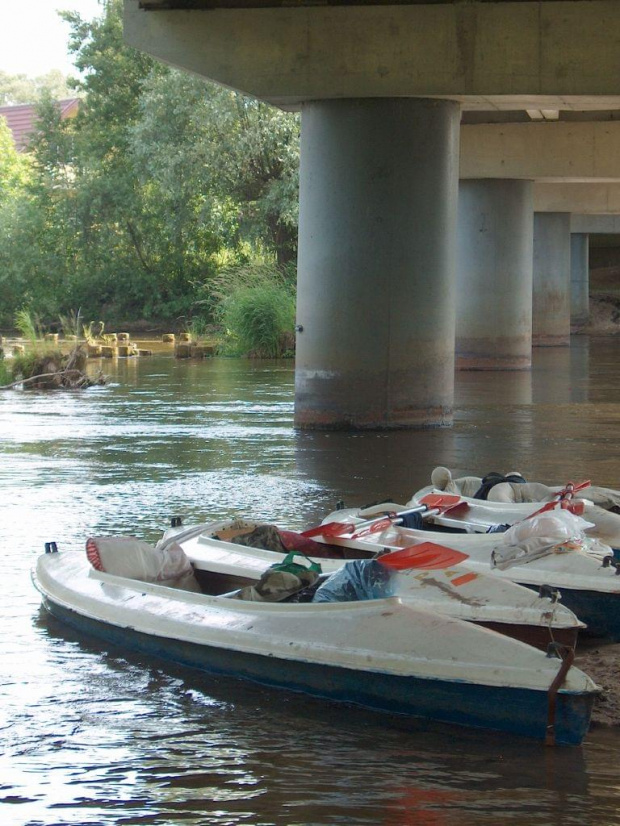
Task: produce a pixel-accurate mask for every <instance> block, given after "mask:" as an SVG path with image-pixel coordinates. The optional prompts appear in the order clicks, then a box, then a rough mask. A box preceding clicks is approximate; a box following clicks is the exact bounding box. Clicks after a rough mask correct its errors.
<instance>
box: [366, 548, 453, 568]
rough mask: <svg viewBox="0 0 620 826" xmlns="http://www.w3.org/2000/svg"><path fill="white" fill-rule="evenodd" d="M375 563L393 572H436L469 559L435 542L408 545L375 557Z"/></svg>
mask: <svg viewBox="0 0 620 826" xmlns="http://www.w3.org/2000/svg"><path fill="white" fill-rule="evenodd" d="M376 559H377V562H380V563H381V565H386V566H387V567H388V568H392V569H393V570H395V571H405V570H408V569H409V568H424V569H426V570H437V569H439V568H450V567H451V566H452V565H458V563H459V562H463V560H464V559H469V557H468V555H467V554H464V553H462V552H461V551H455V550H454V549H453V548H447V547H446V546H445V545H437V544H436V543H435V542H421V543H420V544H419V545H410V546H409V547H408V548H402V549H400V550H398V551H392V552H391V553H389V554H384V555H383V556H379V557H376Z"/></svg>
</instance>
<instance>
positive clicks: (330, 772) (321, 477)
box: [0, 338, 620, 826]
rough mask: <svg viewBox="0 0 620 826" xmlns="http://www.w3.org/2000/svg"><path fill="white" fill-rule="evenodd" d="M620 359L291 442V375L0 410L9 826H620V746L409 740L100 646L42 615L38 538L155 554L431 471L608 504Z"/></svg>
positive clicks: (583, 362) (541, 353)
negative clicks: (507, 481)
mask: <svg viewBox="0 0 620 826" xmlns="http://www.w3.org/2000/svg"><path fill="white" fill-rule="evenodd" d="M619 353H620V343H616V342H615V341H614V340H613V339H607V340H590V341H588V340H587V339H585V338H578V339H574V341H573V345H572V347H571V348H570V349H568V348H552V349H537V350H536V351H535V364H534V369H533V370H532V372H531V373H503V374H502V373H486V374H485V373H461V374H458V375H457V384H456V404H455V423H454V427H453V428H451V429H439V430H434V431H427V432H394V433H365V434H351V433H311V432H296V431H295V430H294V429H293V427H292V417H293V384H294V381H293V380H294V376H293V365H292V364H291V363H288V362H249V361H240V360H227V359H212V360H207V361H204V362H181V361H175V360H174V359H173V358H172V357H171V355H169V354H166V353H159V354H157V355H155V356H153V357H152V358H142V359H135V360H119V361H118V362H104V363H103V366H104V369H105V371H106V372H107V373H108V374H109V375H110V376H111V382H110V383H109V384H108V385H107V386H105V387H100V388H93V389H91V390H88V391H85V392H80V393H73V394H71V393H47V394H46V393H35V392H29V393H28V392H23V391H19V390H16V391H5V392H3V393H1V394H0V457H1V461H0V509H1V511H0V512H1V520H0V577H1V582H2V586H3V593H2V600H1V603H0V605H1V609H0V616H1V618H2V630H1V636H0V653H1V657H0V732H1V736H2V746H3V747H2V749H1V754H0V823H2V824H3V826H4V824H9V825H10V826H12V825H13V824H20V826H22V824H24V825H25V824H28V826H35V824H36V826H39V825H41V826H43V825H44V826H56V824H93V826H94V825H95V824H97V825H98V824H191V825H192V826H193V824H222V825H223V824H251V825H252V826H254V825H256V826H267V824H278V826H280V824H286V825H287V826H288V825H289V824H290V825H291V826H292V824H303V826H306V825H307V824H386V826H388V825H389V826H392V825H393V826H397V825H398V826H401V824H402V826H405V824H406V825H407V826H409V825H411V826H413V824H415V826H452V824H481V823H482V824H496V823H500V822H503V823H508V824H528V826H531V825H532V824H541V826H542V824H597V826H601V824H602V825H603V826H604V825H605V824H615V823H620V811H619V808H620V780H618V770H617V763H618V760H619V758H620V732H619V731H617V730H615V729H606V728H595V729H593V730H592V731H591V732H590V733H589V735H588V737H587V739H586V741H585V744H584V745H583V746H582V747H581V748H577V749H561V748H559V749H546V748H545V747H544V746H541V745H538V744H537V743H531V742H529V741H525V740H523V741H522V740H518V739H516V738H515V739H512V740H511V739H509V738H506V737H502V736H497V735H494V734H486V733H479V732H472V731H468V730H464V729H458V728H449V727H442V726H437V725H433V724H428V723H424V722H418V723H413V724H411V723H410V722H405V721H403V720H400V719H397V718H391V717H389V716H387V715H385V716H384V715H379V714H372V713H370V712H366V711H364V710H360V709H354V708H343V707H340V706H337V705H333V704H330V703H327V702H324V701H319V700H315V699H311V698H306V697H303V696H297V695H291V694H287V693H284V692H276V691H271V690H268V689H263V688H261V687H258V686H255V685H252V684H244V683H241V682H237V681H235V680H232V679H225V678H213V677H210V676H208V675H203V674H199V673H195V672H191V671H189V670H182V669H178V668H175V667H174V666H171V665H167V664H165V663H162V662H159V661H156V660H151V659H146V658H144V657H140V656H134V655H131V654H129V653H127V652H125V651H122V650H118V649H112V648H104V647H102V646H101V645H100V644H98V643H94V642H92V641H89V640H88V639H86V638H80V637H78V636H76V635H75V634H73V633H71V632H69V631H67V630H65V629H64V628H63V627H62V626H60V625H58V624H57V623H56V622H54V621H52V619H51V618H49V617H48V616H47V615H46V614H45V613H44V612H42V610H41V609H40V605H39V596H38V594H37V592H36V591H35V590H34V588H33V587H32V585H31V583H30V578H29V571H30V568H31V566H32V565H33V563H34V562H35V560H36V557H37V555H38V554H39V553H41V552H42V550H43V544H44V542H46V541H49V540H55V541H57V543H58V545H59V547H60V549H78V548H82V547H83V546H84V540H85V538H86V537H87V536H88V535H97V534H123V533H132V534H135V535H138V536H140V537H143V538H145V539H147V540H156V539H157V538H158V537H159V535H160V532H161V531H162V530H163V529H164V528H165V527H166V526H167V524H168V520H169V518H170V516H171V515H177V514H178V515H182V516H183V517H184V519H185V520H186V521H187V522H191V521H192V520H203V521H206V520H209V519H216V518H222V517H227V516H233V515H236V514H241V515H246V516H254V517H259V518H264V519H267V520H270V521H273V522H276V523H278V524H280V525H286V526H290V527H302V526H307V525H308V524H309V523H314V522H316V521H317V520H319V519H320V518H322V517H323V516H324V515H325V513H326V512H327V511H328V510H331V509H332V508H333V506H334V505H335V503H336V502H337V501H338V500H340V499H344V500H345V502H346V503H347V504H348V505H351V506H353V505H361V504H365V503H367V502H369V501H373V500H377V499H384V498H388V497H389V498H392V499H393V500H395V501H405V500H406V499H408V498H409V497H410V495H411V493H412V492H413V491H415V490H417V489H418V488H420V487H422V486H423V485H425V484H428V481H429V477H430V472H431V470H432V468H433V467H434V466H435V465H436V464H444V465H446V466H448V467H450V468H452V469H453V470H455V471H456V473H457V474H459V475H461V474H464V473H474V472H476V473H485V472H488V471H490V470H500V471H510V470H519V471H521V472H523V473H524V474H525V475H526V476H528V477H529V478H531V479H537V480H541V481H547V482H556V483H559V482H564V481H568V480H570V479H573V480H581V479H583V478H590V477H591V478H593V479H594V480H596V482H597V483H598V484H601V485H606V486H610V487H616V488H618V487H620V466H619V463H618V452H617V446H616V442H617V438H618V433H619V428H620V366H619V362H618V354H619Z"/></svg>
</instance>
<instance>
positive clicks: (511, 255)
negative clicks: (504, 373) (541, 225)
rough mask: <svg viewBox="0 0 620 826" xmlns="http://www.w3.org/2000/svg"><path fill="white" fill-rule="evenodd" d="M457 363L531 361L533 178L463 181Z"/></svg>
mask: <svg viewBox="0 0 620 826" xmlns="http://www.w3.org/2000/svg"><path fill="white" fill-rule="evenodd" d="M458 227H459V231H458V263H457V290H456V364H457V368H458V369H461V370H526V369H528V368H529V367H530V366H531V364H532V249H533V232H534V209H533V193H532V182H531V181H516V180H471V181H461V184H460V188H459V217H458Z"/></svg>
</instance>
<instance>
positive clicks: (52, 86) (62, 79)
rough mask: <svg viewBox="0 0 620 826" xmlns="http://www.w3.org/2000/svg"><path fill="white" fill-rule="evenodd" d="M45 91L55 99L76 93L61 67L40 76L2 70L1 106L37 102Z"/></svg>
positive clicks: (0, 84)
mask: <svg viewBox="0 0 620 826" xmlns="http://www.w3.org/2000/svg"><path fill="white" fill-rule="evenodd" d="M44 93H47V94H49V95H50V96H51V97H52V98H53V99H54V100H62V99H64V98H70V97H72V96H73V95H74V94H75V93H74V92H73V91H72V90H71V88H70V86H69V80H68V78H67V77H66V76H65V75H63V73H62V72H61V71H60V70H59V69H52V70H51V71H49V72H47V74H44V75H39V76H38V77H28V75H24V74H17V75H11V74H9V73H8V72H1V71H0V106H15V105H17V104H20V103H36V102H37V101H38V100H39V98H40V97H41V95H42V94H44Z"/></svg>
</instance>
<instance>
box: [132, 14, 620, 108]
mask: <svg viewBox="0 0 620 826" xmlns="http://www.w3.org/2000/svg"><path fill="white" fill-rule="evenodd" d="M619 32H620V3H618V2H617V0H571V2H566V1H565V2H561V1H559V2H539V0H531V2H526V1H524V2H518V3H517V2H515V3H489V2H467V3H460V2H459V3H439V4H435V3H432V4H429V5H417V4H416V5H391V6H374V5H362V6H315V7H304V8H288V7H286V8H261V9H256V8H254V9H211V10H207V11H200V10H193V11H178V10H174V11H145V10H141V9H140V7H139V0H125V39H126V41H127V42H128V43H129V45H131V46H134V47H135V48H137V49H140V50H142V51H145V52H148V53H149V54H151V55H153V56H154V57H156V58H158V59H160V60H162V61H164V62H165V63H169V64H170V65H173V66H177V67H179V68H182V69H186V70H188V71H190V72H194V73H195V74H198V75H201V76H203V77H207V78H210V79H211V80H214V81H216V82H218V83H221V84H223V85H225V86H229V87H231V88H233V89H237V90H239V91H242V92H245V93H246V94H249V95H252V96H254V97H256V98H260V99H262V100H266V101H269V102H271V103H274V104H276V105H280V106H285V107H294V106H296V105H298V104H299V103H300V102H302V101H304V100H316V99H327V98H360V97H399V96H408V97H446V98H451V99H455V100H458V101H460V102H462V103H463V105H464V106H466V107H471V108H482V109H494V108H506V109H537V110H542V109H549V110H559V109H567V108H578V109H587V108H597V109H602V108H620V93H619V90H620V60H618V33H619Z"/></svg>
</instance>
